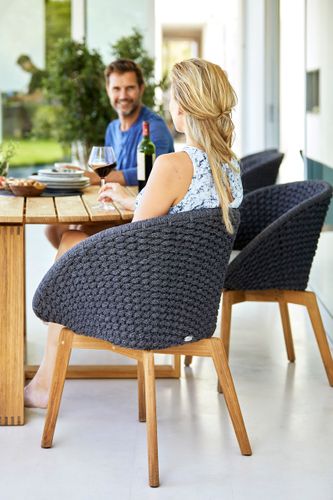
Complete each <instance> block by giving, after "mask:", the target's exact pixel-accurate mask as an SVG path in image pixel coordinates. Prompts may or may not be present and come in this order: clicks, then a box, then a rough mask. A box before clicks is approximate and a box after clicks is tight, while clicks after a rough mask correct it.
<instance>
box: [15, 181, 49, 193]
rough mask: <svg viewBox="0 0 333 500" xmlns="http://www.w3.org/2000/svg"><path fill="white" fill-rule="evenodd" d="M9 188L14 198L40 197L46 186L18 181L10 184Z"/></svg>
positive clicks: (41, 183) (34, 182)
mask: <svg viewBox="0 0 333 500" xmlns="http://www.w3.org/2000/svg"><path fill="white" fill-rule="evenodd" d="M9 188H10V190H11V192H12V193H13V194H14V195H15V196H40V195H41V194H42V192H43V191H44V190H45V188H46V184H44V183H43V182H37V181H32V180H24V179H23V180H22V179H20V180H19V181H13V182H10V183H9Z"/></svg>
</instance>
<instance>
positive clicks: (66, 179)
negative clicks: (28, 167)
mask: <svg viewBox="0 0 333 500" xmlns="http://www.w3.org/2000/svg"><path fill="white" fill-rule="evenodd" d="M32 178H33V179H35V180H38V181H40V182H44V183H45V184H47V188H48V190H52V191H57V190H60V191H81V190H82V189H84V188H86V187H87V186H89V184H90V180H89V179H88V177H84V172H82V171H79V170H77V171H76V170H70V169H69V170H62V171H56V170H52V169H43V170H39V171H38V174H37V175H34V176H32Z"/></svg>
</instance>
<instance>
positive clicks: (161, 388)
mask: <svg viewBox="0 0 333 500" xmlns="http://www.w3.org/2000/svg"><path fill="white" fill-rule="evenodd" d="M27 245H28V250H29V252H28V266H29V267H28V269H29V273H28V276H29V293H28V297H27V300H28V302H29V301H31V295H32V291H33V290H34V288H35V286H36V284H37V282H38V281H39V279H40V277H41V275H42V274H43V272H44V270H46V269H47V268H48V266H49V264H50V261H51V258H52V253H53V252H52V251H51V250H50V248H49V247H48V246H47V244H46V243H45V242H44V241H43V236H42V234H41V231H40V229H39V228H38V227H31V228H30V229H29V232H28V238H27ZM37 249H38V251H39V252H40V253H39V258H38V259H36V258H34V259H31V256H32V253H33V251H34V252H36V250H37ZM323 264H324V265H325V266H326V263H325V261H323ZM317 265H318V266H319V267H318V269H319V268H320V263H319V262H318V263H317ZM318 272H319V273H320V271H318ZM321 272H323V269H321ZM324 273H325V274H326V275H327V272H326V269H325V270H324ZM290 310H291V317H292V326H293V331H294V338H295V348H296V355H297V361H296V363H294V364H288V362H287V359H286V355H285V349H284V344H283V336H282V332H281V326H280V320H279V317H278V311H277V307H276V306H275V305H274V304H253V303H252V304H241V305H237V306H235V307H234V317H233V325H232V332H233V334H232V348H231V357H230V364H231V369H232V372H233V375H234V380H235V384H236V388H237V390H238V395H239V399H240V403H241V406H242V410H243V415H244V419H245V423H246V425H247V429H248V433H249V437H250V440H251V444H252V447H253V456H252V457H243V456H241V455H240V452H239V449H238V446H237V442H236V439H235V436H234V433H233V430H232V427H231V423H230V420H229V417H228V414H227V411H226V407H225V403H224V400H223V396H222V395H219V394H218V393H217V392H216V380H215V375H214V371H213V367H212V365H211V363H210V362H209V361H207V360H203V359H195V360H194V362H193V366H192V367H191V368H187V369H186V370H185V369H183V370H182V376H181V379H180V380H163V381H158V384H157V402H158V430H159V454H160V477H161V487H160V488H159V489H150V488H149V487H148V486H147V457H146V435H145V424H142V423H139V422H138V421H137V396H136V383H135V381H132V380H130V381H128V380H109V381H107V380H101V381H93V380H88V381H69V382H67V383H66V386H65V391H64V396H63V404H62V407H61V412H60V416H59V420H58V426H57V429H56V434H55V439H54V448H52V449H50V450H43V449H41V448H40V438H41V432H42V428H43V419H44V411H42V410H28V411H27V423H26V425H25V426H23V427H2V428H0V499H1V500H46V499H47V500H58V499H59V498H62V499H64V500H67V499H68V500H70V499H71V500H92V499H96V500H104V499H114V500H118V499H119V500H120V499H121V500H141V499H142V500H148V499H153V498H158V499H162V500H164V499H168V500H171V499H172V500H175V499H177V500H178V499H181V498H190V499H191V500H220V499H223V500H231V499H232V500H243V499H244V500H245V499H246V500H267V499H270V500H280V499H281V500H294V499H302V500H313V499H320V500H332V499H333V474H332V465H333V455H332V449H333V426H332V421H333V418H332V417H333V388H331V387H329V385H328V382H327V379H326V376H325V373H324V370H323V367H322V365H321V361H320V357H319V354H318V350H317V347H316V345H315V341H314V337H313V334H312V330H311V327H310V322H309V320H308V318H307V315H306V314H305V312H304V310H303V309H302V308H301V307H298V306H292V307H291V308H290ZM323 319H324V323H325V326H326V328H327V330H328V331H331V332H332V331H333V329H332V326H333V321H332V319H331V317H330V316H329V315H328V314H327V313H326V312H325V310H323ZM28 326H29V332H28V339H29V362H30V363H34V362H37V361H39V359H40V353H41V350H42V345H43V340H44V338H43V337H44V335H45V326H44V325H42V324H41V323H40V322H39V321H37V320H34V319H33V316H32V315H29V317H28ZM97 354H98V353H97ZM83 356H84V359H83V358H81V359H80V360H79V362H84V361H85V362H88V363H89V362H92V363H94V362H95V360H96V357H95V353H92V352H86V353H85V354H84V355H83ZM103 357H104V354H103ZM117 362H118V361H117Z"/></svg>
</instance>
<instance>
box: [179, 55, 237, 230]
mask: <svg viewBox="0 0 333 500" xmlns="http://www.w3.org/2000/svg"><path fill="white" fill-rule="evenodd" d="M171 88H172V92H173V96H174V99H175V101H176V102H177V104H178V105H179V106H180V108H181V109H182V110H183V111H184V113H185V123H186V133H187V134H188V135H189V137H190V139H191V140H192V141H193V142H194V143H195V144H197V145H198V146H199V147H200V148H201V149H202V150H203V151H205V152H206V154H207V156H208V161H209V164H210V167H211V170H212V174H213V179H214V183H215V187H216V191H217V194H218V197H219V200H220V205H221V209H222V215H223V220H224V223H225V226H226V228H227V230H228V231H229V233H232V232H233V227H232V223H231V221H230V216H229V201H230V200H229V196H228V193H230V186H229V180H228V176H227V173H226V171H225V170H224V169H222V168H221V164H222V163H227V164H228V165H230V167H231V168H233V169H235V168H236V167H235V165H233V164H232V160H233V159H236V155H235V154H234V153H233V151H232V150H231V145H232V142H233V132H234V124H233V122H232V119H231V112H232V109H233V107H234V106H235V105H236V103H237V97H236V94H235V91H234V89H233V88H232V86H231V85H230V83H229V80H228V78H227V75H226V73H225V72H224V71H223V70H222V68H220V66H218V65H217V64H213V63H211V62H208V61H205V60H203V59H189V60H187V61H182V62H180V63H177V64H175V65H174V66H173V68H172V70H171Z"/></svg>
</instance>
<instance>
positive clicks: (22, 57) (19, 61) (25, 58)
mask: <svg viewBox="0 0 333 500" xmlns="http://www.w3.org/2000/svg"><path fill="white" fill-rule="evenodd" d="M26 62H30V63H31V59H30V57H29V56H28V55H27V54H22V55H20V57H18V59H17V61H16V63H17V64H19V65H21V64H24V63H26Z"/></svg>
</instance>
